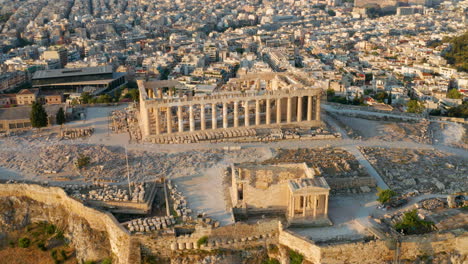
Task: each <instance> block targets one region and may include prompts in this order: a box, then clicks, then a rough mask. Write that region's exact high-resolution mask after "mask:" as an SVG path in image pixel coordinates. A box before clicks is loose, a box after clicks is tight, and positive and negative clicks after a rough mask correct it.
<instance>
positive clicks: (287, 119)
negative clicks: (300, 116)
mask: <svg viewBox="0 0 468 264" xmlns="http://www.w3.org/2000/svg"><path fill="white" fill-rule="evenodd" d="M291 101H292V98H291V97H288V101H287V102H288V104H287V107H288V109H287V111H286V112H287V113H286V122H287V123H288V124H289V123H291V119H292V117H291V116H292V113H291V112H292V111H291V110H292V109H291V108H292V107H291Z"/></svg>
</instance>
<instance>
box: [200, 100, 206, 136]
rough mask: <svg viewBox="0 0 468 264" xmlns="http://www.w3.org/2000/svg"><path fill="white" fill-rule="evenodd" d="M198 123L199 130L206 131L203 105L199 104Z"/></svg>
mask: <svg viewBox="0 0 468 264" xmlns="http://www.w3.org/2000/svg"><path fill="white" fill-rule="evenodd" d="M200 122H201V123H200V129H201V130H202V131H203V130H205V129H206V120H205V104H200Z"/></svg>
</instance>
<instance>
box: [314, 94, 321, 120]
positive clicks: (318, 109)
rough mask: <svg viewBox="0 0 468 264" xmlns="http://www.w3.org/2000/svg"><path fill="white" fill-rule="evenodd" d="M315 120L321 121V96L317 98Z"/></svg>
mask: <svg viewBox="0 0 468 264" xmlns="http://www.w3.org/2000/svg"><path fill="white" fill-rule="evenodd" d="M314 110H315V120H320V96H318V95H317V96H315V109H314Z"/></svg>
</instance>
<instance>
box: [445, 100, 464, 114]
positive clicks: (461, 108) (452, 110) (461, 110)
mask: <svg viewBox="0 0 468 264" xmlns="http://www.w3.org/2000/svg"><path fill="white" fill-rule="evenodd" d="M447 115H448V116H450V117H462V118H468V102H463V103H462V104H461V105H459V106H456V107H452V108H450V109H449V110H448V113H447Z"/></svg>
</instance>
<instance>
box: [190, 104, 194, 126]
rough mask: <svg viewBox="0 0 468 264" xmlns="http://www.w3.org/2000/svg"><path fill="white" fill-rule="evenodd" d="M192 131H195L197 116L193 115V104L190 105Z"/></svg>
mask: <svg viewBox="0 0 468 264" xmlns="http://www.w3.org/2000/svg"><path fill="white" fill-rule="evenodd" d="M189 119H190V132H193V131H195V118H194V117H193V105H190V106H189Z"/></svg>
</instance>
